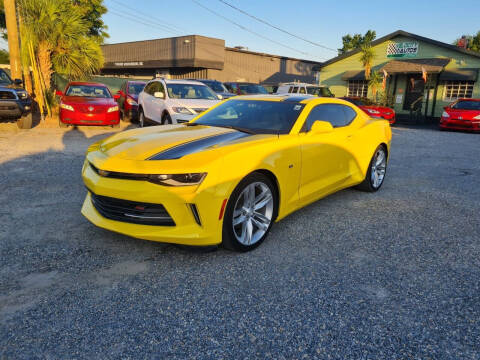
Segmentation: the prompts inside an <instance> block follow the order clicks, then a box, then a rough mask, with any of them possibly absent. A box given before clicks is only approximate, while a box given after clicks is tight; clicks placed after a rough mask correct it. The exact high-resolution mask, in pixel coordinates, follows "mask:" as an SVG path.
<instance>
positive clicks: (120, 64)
mask: <svg viewBox="0 0 480 360" xmlns="http://www.w3.org/2000/svg"><path fill="white" fill-rule="evenodd" d="M142 65H143V61H131V62H116V63H115V66H142Z"/></svg>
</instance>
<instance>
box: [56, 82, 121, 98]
mask: <svg viewBox="0 0 480 360" xmlns="http://www.w3.org/2000/svg"><path fill="white" fill-rule="evenodd" d="M65 95H66V96H82V97H93V98H111V97H112V94H110V91H109V90H108V89H107V88H106V87H105V86H95V85H70V86H69V87H68V89H67V91H66V92H65Z"/></svg>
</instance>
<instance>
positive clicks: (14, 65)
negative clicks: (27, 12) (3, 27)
mask: <svg viewBox="0 0 480 360" xmlns="http://www.w3.org/2000/svg"><path fill="white" fill-rule="evenodd" d="M3 4H4V6H5V22H6V23H7V34H8V51H9V53H10V73H11V78H12V79H21V78H22V67H21V63H20V46H19V44H18V28H17V16H16V13H15V0H4V1H3Z"/></svg>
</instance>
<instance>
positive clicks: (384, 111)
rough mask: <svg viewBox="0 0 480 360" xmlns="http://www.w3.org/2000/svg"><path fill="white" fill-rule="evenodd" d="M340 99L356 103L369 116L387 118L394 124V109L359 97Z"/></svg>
mask: <svg viewBox="0 0 480 360" xmlns="http://www.w3.org/2000/svg"><path fill="white" fill-rule="evenodd" d="M340 99H343V100H346V101H349V102H351V103H352V104H355V105H357V106H358V107H359V108H360V109H362V110H363V111H365V112H366V113H367V114H368V115H370V116H371V117H377V118H382V119H385V120H388V122H389V123H390V124H395V110H393V109H391V108H389V107H386V106H380V105H376V104H375V103H374V102H372V101H371V100H369V99H365V98H360V97H342V98H340Z"/></svg>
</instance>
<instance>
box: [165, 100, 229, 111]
mask: <svg viewBox="0 0 480 360" xmlns="http://www.w3.org/2000/svg"><path fill="white" fill-rule="evenodd" d="M219 101H220V100H204V99H170V100H169V105H170V106H171V107H186V108H189V109H208V108H210V107H212V106H213V105H216V104H218V103H219Z"/></svg>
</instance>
